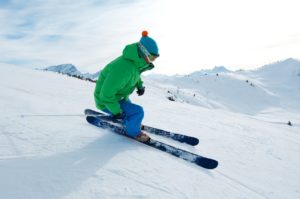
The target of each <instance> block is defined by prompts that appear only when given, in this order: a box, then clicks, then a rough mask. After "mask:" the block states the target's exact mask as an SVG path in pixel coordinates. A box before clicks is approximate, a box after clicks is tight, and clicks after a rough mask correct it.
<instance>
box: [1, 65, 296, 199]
mask: <svg viewBox="0 0 300 199" xmlns="http://www.w3.org/2000/svg"><path fill="white" fill-rule="evenodd" d="M0 69H1V74H2V75H1V78H0V90H1V92H0V110H1V114H0V198H3V199H21V198H22V199H23V198H26V199H36V198H43V199H52V198H63V199H71V198H72V199H82V198H85V199H87V198H210V199H211V198H212V199H219V198H228V199H232V198H249V199H253V198H258V199H260V198H272V199H274V198H275V199H276V198H278V199H279V198H300V170H299V167H300V159H299V157H300V114H299V111H300V110H299V107H300V106H299V101H297V100H296V99H299V92H300V91H299V90H300V89H299V85H300V84H296V83H297V81H299V79H300V77H299V79H297V77H295V79H293V80H291V81H292V82H286V81H285V82H284V83H285V84H286V85H287V86H288V89H286V88H283V87H280V86H278V85H276V82H278V81H277V80H274V82H275V83H274V82H270V79H268V78H267V77H269V74H270V73H268V72H267V71H266V72H262V71H260V72H254V71H248V72H247V71H246V72H241V73H240V74H239V73H224V75H223V76H222V75H221V74H220V76H218V77H219V78H221V79H220V81H219V79H216V77H217V76H205V77H203V78H204V79H202V78H198V79H196V81H199V83H198V85H200V86H197V87H196V86H195V85H196V84H194V83H193V82H191V80H186V79H185V80H184V79H182V78H181V79H176V78H175V79H174V80H172V81H173V82H171V80H163V79H161V80H160V81H158V80H157V79H155V78H151V77H147V78H146V80H145V86H146V93H145V95H144V96H142V97H138V96H137V95H135V94H133V95H132V97H131V100H132V101H134V102H136V103H138V104H141V105H142V106H143V107H144V110H145V120H144V123H145V124H147V125H152V126H155V127H159V128H163V129H167V130H171V131H175V132H178V133H185V134H188V135H193V136H196V137H198V138H199V140H200V143H199V145H198V146H196V147H191V146H187V145H183V144H180V143H177V142H175V141H171V140H168V139H164V138H161V137H158V136H153V135H152V137H154V138H155V139H158V140H161V141H164V142H166V143H168V144H172V145H174V146H178V147H181V148H183V149H185V150H189V151H192V152H193V153H197V154H202V155H204V156H207V157H211V158H214V159H216V160H218V161H219V167H218V168H217V169H215V170H211V171H209V170H205V169H201V168H199V167H197V166H195V165H192V164H190V163H188V162H185V161H183V160H180V159H178V158H176V157H172V156H170V155H168V154H165V153H162V152H160V151H157V150H154V149H152V148H149V147H146V146H144V145H143V144H140V143H137V142H134V141H132V140H129V139H126V138H124V137H122V136H119V135H116V134H113V133H112V132H109V131H107V130H102V129H98V128H96V127H93V126H91V125H89V124H88V123H87V122H86V121H85V118H84V116H83V110H84V109H85V108H92V109H95V106H94V101H93V90H94V86H95V85H94V84H93V83H91V82H86V81H82V80H78V79H75V78H71V77H68V76H64V75H59V74H55V73H50V72H45V71H37V70H30V69H23V68H20V67H14V66H4V65H0ZM293 69H294V68H293ZM272 70H276V71H277V69H276V67H275V69H274V67H272ZM297 70H298V69H297ZM273 72H274V71H273ZM279 73H280V74H282V73H281V72H279ZM244 78H248V79H249V80H251V82H254V84H255V85H256V87H252V86H249V85H248V84H247V83H245V82H244V80H245V79H244ZM287 81H288V79H287ZM241 83H243V84H241ZM193 85H194V86H193ZM238 85H240V86H238ZM178 86H180V92H179V94H180V95H179V97H178V99H179V100H177V101H169V100H168V99H167V94H168V93H167V90H169V89H172V88H174V89H175V90H174V91H176V89H177V87H178ZM283 86H284V85H283ZM236 89H237V91H238V92H242V93H241V94H240V95H237V94H236V93H235V92H233V90H236ZM244 89H246V92H245V91H244ZM251 89H252V90H251ZM253 89H256V90H253ZM181 91H182V93H181ZM221 91H222V92H221ZM193 92H197V95H196V99H194V97H193V94H194V93H193ZM206 92H209V94H207V93H206ZM247 93H248V94H250V95H247ZM190 94H191V95H190ZM283 95H284V96H283ZM249 96H253V102H252V101H251V103H250V100H249V99H247V97H249ZM272 96H273V97H272ZM244 100H246V101H244ZM249 103H250V104H249ZM248 106H249V107H248ZM289 120H290V121H292V123H293V126H288V125H286V122H287V121H289Z"/></svg>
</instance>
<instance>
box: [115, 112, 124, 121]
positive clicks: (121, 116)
mask: <svg viewBox="0 0 300 199" xmlns="http://www.w3.org/2000/svg"><path fill="white" fill-rule="evenodd" d="M125 117H126V115H125V113H124V112H122V113H118V114H116V115H113V116H112V119H113V120H124V119H125Z"/></svg>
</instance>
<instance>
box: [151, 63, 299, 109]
mask: <svg viewBox="0 0 300 199" xmlns="http://www.w3.org/2000/svg"><path fill="white" fill-rule="evenodd" d="M203 71H204V72H203ZM203 71H199V72H195V73H192V74H190V75H185V76H149V77H148V79H149V81H152V83H153V84H156V85H157V86H159V87H160V88H161V89H164V90H165V96H166V97H167V98H169V99H171V100H173V101H178V102H184V103H189V104H193V105H198V106H201V107H205V108H210V109H215V108H217V109H227V110H230V111H234V112H240V113H247V114H257V113H259V112H261V111H263V110H267V109H268V108H273V107H277V108H279V107H280V108H282V109H290V110H295V109H296V110H300V75H299V74H300V62H299V61H297V60H295V59H288V60H284V61H281V62H277V63H274V64H270V65H267V66H263V67H261V68H259V69H257V70H254V71H235V72H234V71H229V70H227V69H226V68H215V69H213V70H203Z"/></svg>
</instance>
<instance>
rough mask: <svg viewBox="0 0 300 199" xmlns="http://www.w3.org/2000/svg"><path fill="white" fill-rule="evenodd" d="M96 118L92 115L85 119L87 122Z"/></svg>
mask: <svg viewBox="0 0 300 199" xmlns="http://www.w3.org/2000/svg"><path fill="white" fill-rule="evenodd" d="M96 119H97V118H95V117H94V116H87V117H86V121H88V122H89V123H91V122H93V121H95V120H96Z"/></svg>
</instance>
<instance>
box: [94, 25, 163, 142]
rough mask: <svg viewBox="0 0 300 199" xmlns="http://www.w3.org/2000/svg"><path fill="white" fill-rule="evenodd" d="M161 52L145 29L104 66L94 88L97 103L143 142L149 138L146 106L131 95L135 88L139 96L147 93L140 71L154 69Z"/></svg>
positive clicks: (129, 132)
mask: <svg viewBox="0 0 300 199" xmlns="http://www.w3.org/2000/svg"><path fill="white" fill-rule="evenodd" d="M158 56H159V53H158V47H157V44H156V42H155V41H154V40H153V39H152V38H151V37H149V36H148V32H147V31H143V32H142V38H141V39H140V41H139V42H137V43H133V44H129V45H127V46H126V47H125V48H124V50H123V54H122V55H121V56H120V57H118V58H116V59H115V60H113V61H112V62H110V63H109V64H107V65H106V66H105V68H104V69H103V70H102V71H101V73H100V75H99V78H98V80H97V83H96V88H95V91H94V98H95V103H96V107H97V108H98V109H100V110H102V111H104V112H106V113H109V114H110V115H112V117H113V119H116V120H120V121H122V124H123V126H124V127H125V129H126V132H127V134H128V135H129V136H131V137H133V138H135V139H137V140H139V141H142V142H147V141H149V140H150V137H149V136H148V135H147V134H145V133H144V132H142V130H141V125H142V120H143V118H144V110H143V108H142V107H141V106H139V105H137V104H134V103H132V102H131V101H130V100H129V95H130V94H131V93H133V91H134V90H135V89H137V94H138V95H139V96H141V95H143V94H144V92H145V87H144V86H143V81H142V79H141V73H143V72H145V71H147V70H151V69H153V68H154V65H153V64H152V62H153V61H154V60H155V59H156V58H157V57H158Z"/></svg>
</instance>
